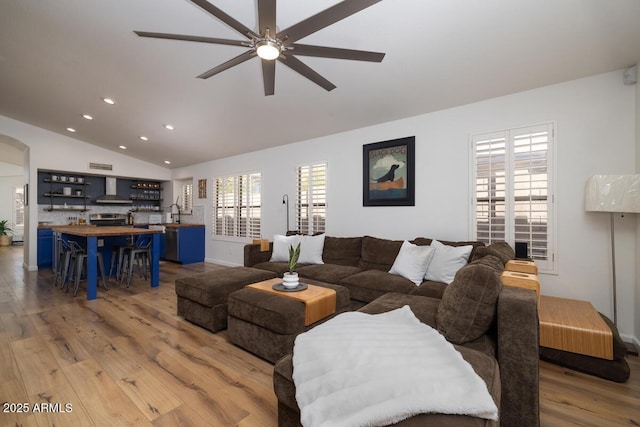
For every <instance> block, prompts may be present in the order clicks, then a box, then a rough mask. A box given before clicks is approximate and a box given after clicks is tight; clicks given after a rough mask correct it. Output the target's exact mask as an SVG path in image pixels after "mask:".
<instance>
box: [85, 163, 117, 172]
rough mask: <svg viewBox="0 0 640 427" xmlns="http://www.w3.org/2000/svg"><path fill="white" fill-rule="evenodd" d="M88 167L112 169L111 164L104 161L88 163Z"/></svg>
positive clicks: (104, 169)
mask: <svg viewBox="0 0 640 427" xmlns="http://www.w3.org/2000/svg"><path fill="white" fill-rule="evenodd" d="M89 169H99V170H102V171H112V170H113V165H107V164H104V163H89Z"/></svg>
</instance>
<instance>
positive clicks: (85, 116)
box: [82, 114, 93, 120]
mask: <svg viewBox="0 0 640 427" xmlns="http://www.w3.org/2000/svg"><path fill="white" fill-rule="evenodd" d="M82 117H84V118H85V119H87V120H93V117H92V116H90V115H88V114H83V115H82Z"/></svg>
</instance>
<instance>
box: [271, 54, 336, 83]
mask: <svg viewBox="0 0 640 427" xmlns="http://www.w3.org/2000/svg"><path fill="white" fill-rule="evenodd" d="M278 61H280V62H282V63H283V64H284V65H286V66H287V67H289V68H291V69H292V70H293V71H295V72H297V73H299V74H302V75H303V76H304V77H306V78H308V79H309V80H311V81H312V82H314V83H315V84H317V85H318V86H321V87H323V88H325V89H326V90H328V91H330V90H333V89H335V88H336V86H335V85H334V84H333V83H331V82H330V81H329V80H327V79H325V78H324V77H322V76H321V75H320V74H318V73H316V72H315V71H313V70H312V69H311V68H310V67H309V66H308V65H306V64H305V63H303V62H302V61H300V60H299V59H298V58H296V57H295V56H293V55H280V57H279V58H278Z"/></svg>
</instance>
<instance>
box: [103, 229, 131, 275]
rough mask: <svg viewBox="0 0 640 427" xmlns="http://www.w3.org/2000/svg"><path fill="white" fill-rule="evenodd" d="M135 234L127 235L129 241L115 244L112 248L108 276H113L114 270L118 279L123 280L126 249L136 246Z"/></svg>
mask: <svg viewBox="0 0 640 427" xmlns="http://www.w3.org/2000/svg"><path fill="white" fill-rule="evenodd" d="M133 242H134V240H133V236H129V237H127V241H126V243H125V244H124V245H115V246H113V247H112V248H111V262H110V263H109V274H108V277H112V275H113V271H114V270H115V273H116V276H115V277H116V281H120V280H122V272H123V268H122V266H123V265H122V264H123V261H124V254H125V250H126V249H127V248H130V247H134V243H133Z"/></svg>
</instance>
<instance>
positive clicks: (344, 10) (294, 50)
mask: <svg viewBox="0 0 640 427" xmlns="http://www.w3.org/2000/svg"><path fill="white" fill-rule="evenodd" d="M380 1H382V0H345V1H342V2H340V3H337V4H335V5H334V6H331V7H330V8H328V9H326V10H324V11H322V12H319V13H317V14H315V15H313V16H311V17H309V18H307V19H305V20H303V21H300V22H298V23H297V24H294V25H292V26H291V27H289V28H287V29H285V30H282V31H279V32H276V0H258V26H259V30H258V33H256V32H255V31H252V30H250V29H249V28H247V27H246V26H244V25H243V24H241V23H240V22H238V21H236V20H235V19H234V18H232V17H231V16H229V15H228V14H226V13H225V12H223V11H222V10H220V9H219V8H217V7H216V6H214V5H212V4H211V3H209V2H208V1H206V0H191V2H192V3H195V4H196V5H198V6H200V7H201V8H202V9H204V10H205V11H207V12H209V13H210V14H211V15H213V16H215V17H216V18H218V19H219V20H221V21H222V22H224V23H225V24H227V25H229V26H230V27H231V28H233V29H234V30H236V31H237V32H239V33H240V34H242V35H243V36H245V37H246V38H247V39H248V40H242V41H241V40H229V39H219V38H213V37H202V36H188V35H182V34H167V33H152V32H146V31H134V33H136V34H137V35H138V36H140V37H152V38H159V39H171V40H184V41H193V42H200V43H213V44H223V45H231V46H244V47H248V48H249V49H248V50H247V51H245V52H244V53H242V54H240V55H238V56H236V57H235V58H232V59H230V60H229V61H227V62H225V63H223V64H220V65H218V66H216V67H213V68H212V69H210V70H208V71H205V72H204V73H202V74H200V75H199V76H198V78H201V79H208V78H209V77H211V76H215V75H216V74H218V73H221V72H222V71H224V70H227V69H229V68H231V67H234V66H236V65H238V64H241V63H243V62H245V61H247V60H249V59H251V58H253V57H254V56H258V57H260V59H261V61H262V80H263V82H264V94H265V96H267V95H273V93H274V87H275V78H276V68H275V67H276V65H275V61H276V60H278V61H280V62H281V63H282V64H284V65H286V66H287V67H289V68H291V69H292V70H294V71H296V72H298V73H300V74H301V75H303V76H304V77H306V78H307V79H309V80H311V81H312V82H314V83H316V84H317V85H319V86H321V87H323V88H325V89H326V90H328V91H330V90H333V89H335V88H336V86H335V85H334V84H333V83H331V82H330V81H329V80H327V79H325V78H324V77H322V76H321V75H320V74H318V73H317V72H315V71H314V70H312V69H311V68H310V67H309V66H307V65H306V64H304V63H303V62H302V61H300V60H299V59H298V58H296V55H299V56H315V57H322V58H336V59H351V60H355V61H370V62H382V59H383V58H384V55H385V54H384V53H379V52H368V51H363V50H353V49H340V48H335V47H324V46H312V45H306V44H299V43H296V41H298V40H300V39H302V38H304V37H306V36H308V35H310V34H312V33H315V32H316V31H318V30H321V29H323V28H325V27H328V26H329V25H331V24H334V23H336V22H338V21H340V20H342V19H344V18H346V17H348V16H351V15H353V14H355V13H357V12H359V11H361V10H363V9H365V8H367V7H369V6H372V5H374V4H376V3H378V2H380Z"/></svg>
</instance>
